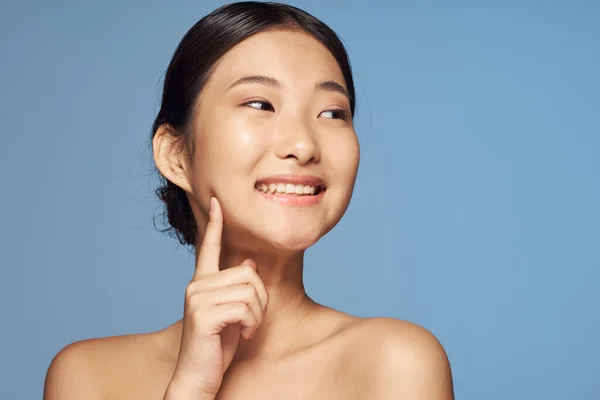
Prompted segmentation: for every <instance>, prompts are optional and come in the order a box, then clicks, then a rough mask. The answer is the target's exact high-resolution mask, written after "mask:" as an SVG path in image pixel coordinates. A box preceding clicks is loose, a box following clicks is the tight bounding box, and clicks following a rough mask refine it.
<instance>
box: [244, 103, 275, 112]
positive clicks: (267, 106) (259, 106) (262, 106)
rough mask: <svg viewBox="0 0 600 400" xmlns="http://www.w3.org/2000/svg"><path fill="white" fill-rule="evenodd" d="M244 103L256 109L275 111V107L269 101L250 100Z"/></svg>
mask: <svg viewBox="0 0 600 400" xmlns="http://www.w3.org/2000/svg"><path fill="white" fill-rule="evenodd" d="M244 105H245V106H248V107H251V108H256V109H257V110H263V111H275V108H273V105H272V104H271V103H269V102H268V101H260V100H252V101H249V102H247V103H244Z"/></svg>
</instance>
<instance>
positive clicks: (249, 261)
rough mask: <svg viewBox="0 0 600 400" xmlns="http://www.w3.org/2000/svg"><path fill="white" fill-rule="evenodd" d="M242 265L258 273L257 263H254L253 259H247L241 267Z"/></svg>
mask: <svg viewBox="0 0 600 400" xmlns="http://www.w3.org/2000/svg"><path fill="white" fill-rule="evenodd" d="M242 265H245V266H246V267H250V268H252V269H253V270H254V271H256V269H257V266H256V261H254V260H253V259H251V258H246V259H245V260H244V261H242V263H241V264H240V266H242Z"/></svg>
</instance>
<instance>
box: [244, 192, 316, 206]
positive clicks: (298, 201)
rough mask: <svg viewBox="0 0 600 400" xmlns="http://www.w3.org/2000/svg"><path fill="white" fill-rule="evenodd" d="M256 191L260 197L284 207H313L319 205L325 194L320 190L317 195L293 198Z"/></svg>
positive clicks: (291, 196)
mask: <svg viewBox="0 0 600 400" xmlns="http://www.w3.org/2000/svg"><path fill="white" fill-rule="evenodd" d="M254 190H256V191H257V192H258V193H259V194H260V195H261V196H263V197H265V198H267V199H269V200H271V201H276V202H278V203H279V204H282V205H284V206H291V207H306V206H314V205H315V204H317V203H319V202H320V201H321V199H322V198H323V195H324V194H325V190H322V191H321V192H320V193H319V194H315V195H312V196H294V195H289V194H288V195H285V194H277V193H265V192H263V191H261V190H258V189H254Z"/></svg>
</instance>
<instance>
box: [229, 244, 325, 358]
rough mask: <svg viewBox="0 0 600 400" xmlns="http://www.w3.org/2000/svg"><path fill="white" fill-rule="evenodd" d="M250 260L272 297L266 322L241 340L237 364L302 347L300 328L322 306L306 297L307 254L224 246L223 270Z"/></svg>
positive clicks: (279, 354) (237, 352)
mask: <svg viewBox="0 0 600 400" xmlns="http://www.w3.org/2000/svg"><path fill="white" fill-rule="evenodd" d="M247 258H251V259H253V260H254V261H255V262H256V265H257V273H258V275H259V277H260V278H261V280H262V282H263V284H264V285H265V288H266V289H267V292H268V294H269V302H268V305H267V311H266V314H265V316H264V319H263V321H262V323H261V325H260V327H259V329H258V330H257V332H256V334H255V335H254V337H253V338H252V339H250V340H245V339H243V338H240V342H239V345H238V349H237V351H236V355H235V360H234V361H242V360H248V359H256V358H259V357H268V358H271V357H278V356H281V355H283V354H285V353H287V352H290V351H293V349H294V347H296V346H298V345H301V342H300V341H299V338H298V336H299V333H300V332H301V329H300V326H301V323H302V321H304V320H305V319H306V318H307V317H308V316H309V315H311V312H312V311H314V310H316V309H317V308H318V307H319V306H318V305H317V304H316V303H315V302H313V301H312V299H310V298H309V297H308V295H307V294H306V291H305V289H304V281H303V266H304V265H303V264H304V251H298V252H293V253H279V254H275V253H270V254H269V253H267V252H265V251H260V252H252V251H251V252H248V250H247V249H244V250H243V251H235V250H234V249H231V248H228V247H227V246H225V245H224V246H223V249H222V252H221V259H220V260H221V261H220V264H221V266H220V269H221V270H223V269H226V268H231V267H235V266H238V265H240V264H241V263H242V261H244V260H245V259H247Z"/></svg>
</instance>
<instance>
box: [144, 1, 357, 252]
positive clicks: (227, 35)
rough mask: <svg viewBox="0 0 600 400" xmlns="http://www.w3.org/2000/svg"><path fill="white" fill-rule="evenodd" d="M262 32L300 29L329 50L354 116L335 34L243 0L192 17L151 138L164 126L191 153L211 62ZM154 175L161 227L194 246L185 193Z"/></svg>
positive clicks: (311, 20)
mask: <svg viewBox="0 0 600 400" xmlns="http://www.w3.org/2000/svg"><path fill="white" fill-rule="evenodd" d="M266 30H298V31H303V32H305V33H307V34H309V35H311V36H313V37H314V38H315V39H317V40H318V41H319V42H321V43H322V44H323V45H324V46H325V47H326V48H327V49H329V51H330V52H331V54H332V55H333V56H334V58H335V59H336V61H337V62H338V64H339V66H340V69H341V71H342V74H343V76H344V79H345V80H346V82H345V83H346V86H347V89H348V93H349V95H350V110H351V113H352V117H354V108H355V93H354V82H353V79H352V71H351V68H350V62H349V60H348V55H347V53H346V49H345V48H344V45H343V44H342V42H341V40H340V39H339V37H338V36H337V35H336V33H335V32H334V31H333V30H332V29H331V28H329V27H328V26H327V25H325V24H324V23H323V22H321V21H319V20H318V19H316V18H315V17H313V16H312V15H310V14H308V13H307V12H305V11H303V10H300V9H299V8H296V7H293V6H290V5H285V4H279V3H270V2H269V3H266V2H265V3H263V2H255V1H247V2H239V3H232V4H228V5H225V6H222V7H220V8H218V9H216V10H215V11H213V12H212V13H210V14H208V15H207V16H205V17H204V18H202V19H201V20H200V21H198V22H197V23H196V24H195V25H194V26H193V27H192V28H191V29H190V30H189V31H188V32H187V33H186V34H185V35H184V37H183V39H181V42H180V43H179V46H177V49H176V50H175V53H174V54H173V58H172V59H171V62H170V64H169V67H168V68H167V71H166V74H165V79H164V83H163V93H162V103H161V107H160V111H159V112H158V115H157V116H156V119H155V120H154V124H153V125H152V138H154V135H155V134H156V131H157V130H158V128H159V127H160V126H161V125H163V124H166V125H165V126H166V127H168V128H169V133H170V134H172V135H174V136H176V137H180V138H181V139H182V141H181V144H182V150H183V151H185V152H186V155H187V156H191V155H192V154H193V151H194V150H193V145H194V143H193V140H192V135H191V129H190V128H191V126H190V125H191V121H193V116H194V110H195V104H196V100H197V98H198V95H199V94H200V92H201V91H202V89H203V87H204V86H205V84H206V82H207V81H208V79H209V77H210V74H211V72H212V70H213V68H214V66H215V63H216V62H217V61H218V60H219V59H220V58H221V57H222V56H223V55H224V54H225V53H226V52H227V51H228V50H229V49H231V48H232V47H233V46H235V45H236V44H238V43H240V42H241V41H243V40H244V39H246V38H248V37H250V36H252V35H254V34H256V33H259V32H263V31H266ZM159 176H160V174H159ZM160 179H161V185H162V186H160V187H159V188H158V189H157V190H156V194H157V196H158V197H159V198H160V200H161V201H162V202H163V203H164V214H163V217H166V218H165V219H166V221H168V225H167V228H166V229H164V230H163V231H165V232H169V233H170V234H171V235H173V236H176V237H177V239H179V242H180V243H181V244H188V245H192V246H194V245H195V244H196V235H197V230H196V222H195V220H194V216H193V214H192V210H191V208H190V204H189V201H188V198H187V195H186V193H185V191H184V190H183V189H181V188H180V187H178V186H177V185H175V184H174V183H173V182H170V181H169V180H167V179H166V178H164V177H163V176H160ZM166 221H165V222H166Z"/></svg>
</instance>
